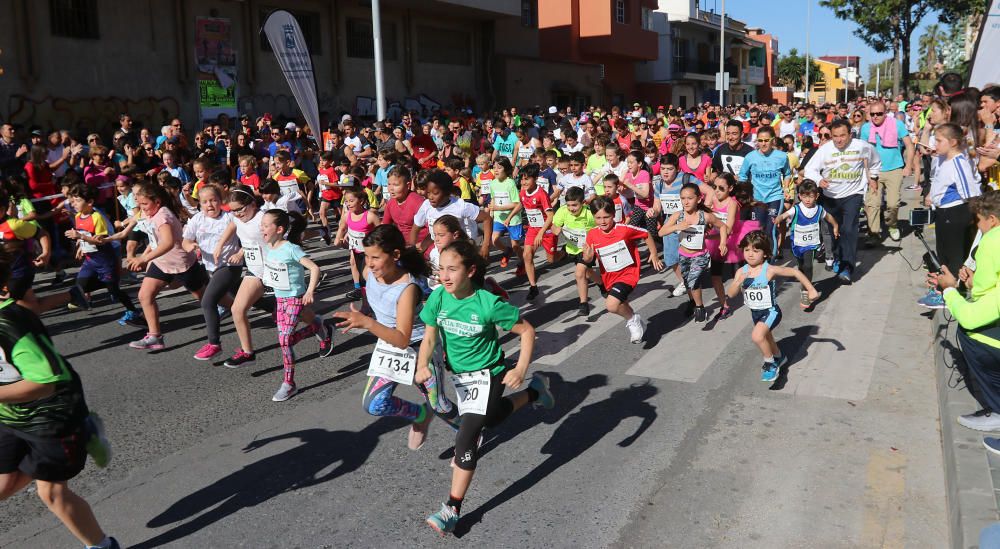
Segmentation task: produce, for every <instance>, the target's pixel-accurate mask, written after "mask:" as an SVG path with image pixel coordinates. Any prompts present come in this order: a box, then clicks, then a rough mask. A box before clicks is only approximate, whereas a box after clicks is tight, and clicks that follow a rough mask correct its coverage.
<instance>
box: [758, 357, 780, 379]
mask: <svg viewBox="0 0 1000 549" xmlns="http://www.w3.org/2000/svg"><path fill="white" fill-rule="evenodd" d="M776 379H778V365H777V364H776V363H775V362H773V361H771V362H766V361H765V362H764V365H763V366H762V367H761V369H760V380H761V381H763V382H765V383H771V382H772V381H774V380H776Z"/></svg>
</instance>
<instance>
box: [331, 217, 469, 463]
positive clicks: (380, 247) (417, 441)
mask: <svg viewBox="0 0 1000 549" xmlns="http://www.w3.org/2000/svg"><path fill="white" fill-rule="evenodd" d="M449 217H450V216H449ZM451 219H455V218H453V217H452V218H451ZM364 244H365V257H366V258H367V260H368V265H369V271H368V280H367V284H366V288H367V299H368V305H369V306H370V307H371V308H372V311H373V312H374V313H375V318H372V317H370V316H368V315H365V314H363V313H361V312H358V311H357V310H356V309H355V308H354V306H353V304H352V306H351V310H350V311H338V312H335V313H333V316H334V317H336V318H339V319H342V320H343V322H340V323H338V324H337V327H338V328H342V329H343V330H344V332H345V333H346V332H347V330H349V329H351V328H361V329H363V330H367V331H369V332H371V333H372V334H374V335H375V336H376V337H378V338H379V341H378V343H377V344H376V345H375V349H374V350H373V351H372V356H371V362H370V365H369V367H368V375H369V378H368V385H367V386H366V387H365V393H364V398H363V399H362V405H363V406H364V408H365V411H367V412H368V413H369V414H371V415H373V416H397V417H402V418H406V419H407V420H409V421H412V422H413V424H412V425H411V426H410V434H409V447H410V449H411V450H418V449H420V447H421V446H423V444H424V441H425V440H426V439H427V428H428V427H429V426H430V422H431V420H432V419H433V418H434V415H433V414H435V413H436V414H439V415H442V417H443V418H445V419H447V420H451V419H454V418H455V417H456V416H457V415H458V414H457V412H456V411H455V408H454V407H453V406H452V403H451V402H450V401H449V400H448V398H447V397H446V396H445V394H444V391H443V386H442V385H441V381H442V379H443V377H442V372H441V369H440V366H439V365H440V361H434V362H435V367H434V369H433V370H432V375H431V377H430V378H429V379H427V380H426V381H424V382H423V383H420V384H417V389H419V390H420V392H421V393H423V394H424V397H426V399H427V404H426V405H419V404H414V403H412V402H409V401H406V400H403V399H401V398H399V397H395V396H393V392H394V391H395V390H396V387H397V385H398V384H400V383H402V384H404V385H413V376H414V373H415V372H416V365H417V364H416V361H417V353H416V351H414V350H413V344H414V343H419V342H420V341H421V340H423V338H424V324H423V322H421V321H420V319H419V318H418V317H417V314H418V313H419V312H420V307H421V302H422V301H423V298H424V294H425V292H426V291H427V276H429V275H430V268H429V266H428V265H427V262H426V261H424V257H423V255H422V254H421V253H420V252H418V251H417V250H416V248H412V247H410V248H408V247H407V246H406V242H405V240H404V239H403V233H402V232H400V230H399V229H398V228H396V227H395V226H393V225H381V226H379V227H376V228H375V230H373V231H372V232H371V233H369V234H368V235H367V236H365V239H364Z"/></svg>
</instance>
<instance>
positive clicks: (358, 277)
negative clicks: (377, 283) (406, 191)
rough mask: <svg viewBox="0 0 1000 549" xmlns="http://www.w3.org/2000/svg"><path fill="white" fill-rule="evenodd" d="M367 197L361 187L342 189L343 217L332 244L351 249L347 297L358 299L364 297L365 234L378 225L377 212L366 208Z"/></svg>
mask: <svg viewBox="0 0 1000 549" xmlns="http://www.w3.org/2000/svg"><path fill="white" fill-rule="evenodd" d="M366 205H367V197H366V194H365V191H364V190H363V189H361V187H351V188H349V189H346V190H345V191H344V217H343V218H342V219H341V220H340V228H339V229H338V230H337V237H336V238H335V239H334V240H333V245H334V246H343V245H345V244H346V245H347V248H348V249H349V250H350V251H351V256H350V262H351V278H353V279H354V289H353V290H351V291H350V292H348V293H347V296H346V297H347V299H350V300H351V301H360V300H361V299H362V298H363V297H364V295H365V294H364V292H363V291H362V290H361V288H362V286H363V285H364V277H366V276H367V274H366V273H365V271H366V270H367V268H366V266H365V247H364V244H363V241H364V238H365V236H367V235H368V233H370V232H372V230H374V229H375V227H377V226H378V225H379V219H378V214H377V213H375V212H374V211H372V210H366V209H365V206H366Z"/></svg>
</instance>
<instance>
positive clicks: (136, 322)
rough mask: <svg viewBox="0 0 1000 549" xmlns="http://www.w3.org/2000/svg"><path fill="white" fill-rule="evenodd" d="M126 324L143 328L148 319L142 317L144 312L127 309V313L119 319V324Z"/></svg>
mask: <svg viewBox="0 0 1000 549" xmlns="http://www.w3.org/2000/svg"><path fill="white" fill-rule="evenodd" d="M126 324H127V325H129V326H138V327H140V328H142V327H144V326H146V321H145V319H143V318H142V313H140V312H139V311H125V314H123V315H122V317H121V318H119V319H118V325H119V326H125V325H126Z"/></svg>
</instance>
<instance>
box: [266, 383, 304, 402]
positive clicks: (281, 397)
mask: <svg viewBox="0 0 1000 549" xmlns="http://www.w3.org/2000/svg"><path fill="white" fill-rule="evenodd" d="M298 392H299V389H298V387H296V386H295V384H294V383H282V384H281V387H278V392H276V393H274V396H273V397H271V400H273V401H275V402H284V401H286V400H288V399H290V398H292V397H293V396H295V395H296V394H298Z"/></svg>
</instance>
